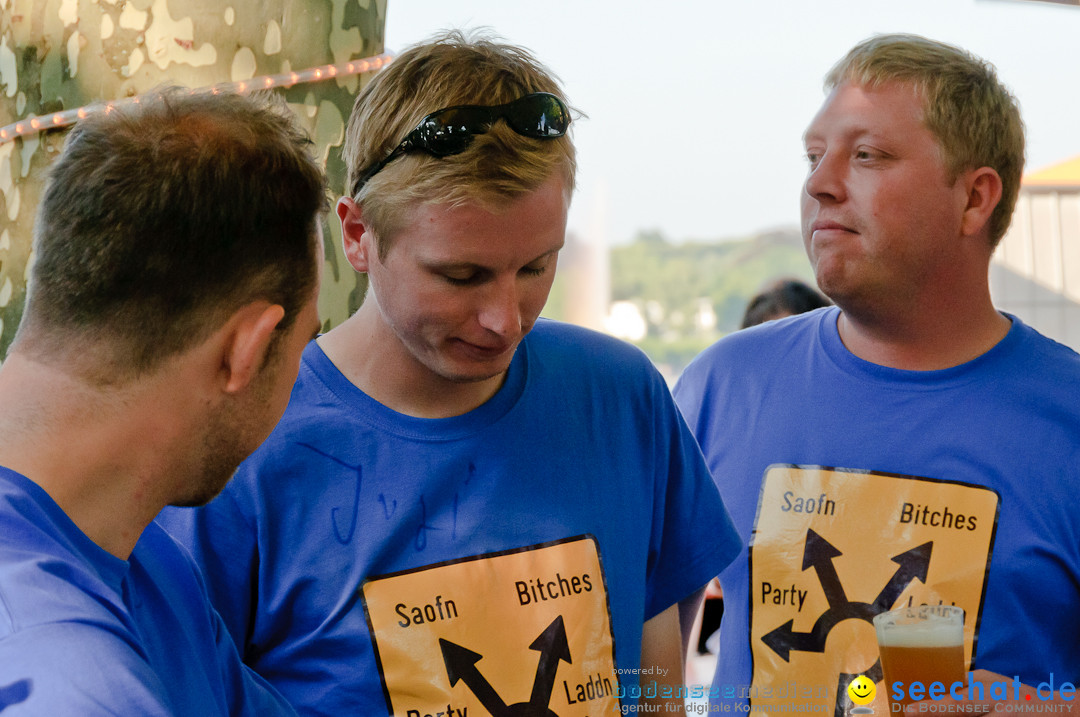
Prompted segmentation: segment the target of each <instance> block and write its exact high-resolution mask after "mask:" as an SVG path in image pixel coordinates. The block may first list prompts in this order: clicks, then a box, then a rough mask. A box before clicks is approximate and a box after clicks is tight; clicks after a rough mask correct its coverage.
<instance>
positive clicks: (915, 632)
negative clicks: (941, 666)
mask: <svg viewBox="0 0 1080 717" xmlns="http://www.w3.org/2000/svg"><path fill="white" fill-rule="evenodd" d="M882 632H883V633H884V634H882ZM878 642H880V643H883V644H884V645H886V646H888V647H956V646H958V645H963V644H964V631H963V628H962V627H957V626H956V625H949V624H947V623H941V624H938V625H932V624H931V625H905V626H904V627H903V628H902V629H897V628H895V627H894V628H892V629H889V628H886V629H885V630H884V631H879V634H878Z"/></svg>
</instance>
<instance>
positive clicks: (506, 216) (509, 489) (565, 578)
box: [168, 33, 738, 717]
mask: <svg viewBox="0 0 1080 717" xmlns="http://www.w3.org/2000/svg"><path fill="white" fill-rule="evenodd" d="M561 94H562V93H561V91H560V89H559V86H558V84H557V83H556V81H555V80H554V79H553V78H552V76H551V75H550V73H549V72H548V71H547V70H545V69H544V68H543V67H542V66H541V65H540V64H539V63H538V62H537V61H536V60H535V59H533V58H532V56H531V55H530V54H529V53H528V52H526V51H525V50H523V49H521V48H517V47H513V46H510V45H506V44H502V43H499V42H496V41H493V40H489V39H485V38H482V37H481V38H466V37H463V36H461V35H460V34H457V33H450V34H448V35H445V36H442V37H439V38H436V39H435V40H433V41H431V42H427V43H423V44H420V45H418V46H416V47H413V48H411V49H409V50H408V51H406V52H404V53H403V54H402V55H400V56H399V57H397V58H396V59H395V61H394V62H393V64H391V65H390V66H389V68H388V69H386V70H384V71H383V72H382V73H381V74H380V75H378V76H377V77H376V78H375V79H374V80H373V81H372V82H371V84H370V85H368V86H367V87H366V88H365V89H364V91H363V92H361V94H360V95H359V96H358V98H357V100H356V105H355V107H354V109H353V113H352V117H351V118H350V121H349V126H348V130H347V140H346V149H345V156H346V161H347V163H348V167H349V172H348V182H349V195H348V196H347V197H345V198H343V199H341V200H340V201H339V202H338V205H337V213H338V217H339V218H340V219H341V225H342V232H343V236H344V245H345V253H346V256H347V257H348V259H349V262H350V263H351V265H352V266H353V268H354V269H356V270H357V271H360V272H364V273H366V274H367V277H368V293H367V297H366V299H365V301H364V303H363V305H362V306H361V307H360V309H359V310H358V311H357V312H356V314H355V315H354V316H352V317H351V318H350V319H349V320H347V321H346V322H345V323H343V324H342V325H341V326H339V327H337V328H335V329H334V330H332V331H331V332H329V333H328V334H326V335H325V336H322V337H321V338H320V339H319V340H318V341H317V342H315V343H313V344H312V345H310V346H309V347H308V349H307V351H306V352H305V355H304V361H303V367H302V369H301V372H300V378H299V382H298V384H297V387H296V389H295V391H294V393H293V398H292V401H291V403H290V406H289V409H288V411H287V413H286V417H285V419H284V420H283V422H282V424H281V425H280V426H279V427H278V429H277V430H276V431H275V433H274V434H273V436H271V438H270V439H269V441H268V442H267V443H266V444H265V445H264V446H263V447H262V448H261V449H260V451H259V452H258V454H257V455H255V456H253V457H252V459H251V460H250V461H248V462H247V463H246V464H245V465H244V467H243V468H242V469H241V471H240V473H239V476H238V478H237V480H236V481H235V482H234V483H233V485H232V486H230V488H228V489H227V490H226V492H225V493H224V495H222V497H221V498H219V499H218V500H216V501H214V502H213V503H211V504H210V505H209V506H207V507H205V508H202V509H200V510H199V511H198V512H197V514H194V515H192V514H188V515H183V514H178V513H176V512H174V513H173V514H172V515H170V516H169V518H168V520H169V525H170V527H171V528H172V529H173V530H174V531H175V533H176V534H177V535H178V536H181V537H182V539H183V540H185V541H186V542H187V543H188V544H190V545H191V547H192V548H193V550H194V552H195V553H196V555H197V557H198V558H199V559H200V560H201V562H202V564H203V566H204V568H205V569H206V571H207V572H208V580H209V582H210V586H211V588H210V589H211V592H212V594H213V595H214V598H215V601H216V604H217V606H218V608H219V609H220V610H221V611H222V614H223V615H224V617H225V620H226V622H227V623H228V625H229V629H230V630H231V632H232V634H233V636H234V638H235V639H236V641H237V643H238V644H239V645H240V646H241V648H242V650H243V652H244V656H245V659H246V660H247V662H248V664H250V665H251V666H252V667H254V668H255V669H256V670H257V671H258V672H260V673H261V674H262V675H264V676H265V677H267V678H268V679H269V680H270V681H271V682H272V683H273V684H275V685H276V686H277V687H279V688H280V689H281V690H282V692H283V693H284V694H285V695H286V696H287V697H288V698H289V699H290V700H292V701H293V702H294V703H295V704H296V705H297V707H298V708H299V709H301V711H303V712H305V713H308V714H326V715H343V714H362V715H375V714H393V715H401V716H405V715H410V716H412V715H416V716H419V715H435V714H442V715H455V716H460V717H466V715H476V714H492V715H509V714H515V715H526V714H528V715H548V714H559V715H564V716H565V715H574V714H579V715H584V714H601V713H604V712H609V711H614V710H617V709H619V708H620V707H630V708H632V707H635V706H637V705H636V703H637V702H638V700H639V698H641V699H651V700H654V701H657V702H658V703H662V704H663V705H664V708H666V709H667V710H668V712H670V713H676V714H678V713H681V711H682V706H681V705H682V701H683V698H684V694H682V693H683V692H685V690H683V689H682V688H681V680H682V655H683V654H684V651H685V644H684V643H683V641H682V640H681V639H680V622H681V620H680V618H681V617H682V618H690V619H692V617H693V613H694V610H695V608H696V605H697V601H698V599H699V596H700V592H701V589H702V588H703V587H704V586H705V585H706V583H708V581H709V579H710V578H711V577H712V575H713V574H714V573H715V572H718V571H719V569H720V568H721V567H722V566H723V565H726V564H727V561H728V560H730V558H731V557H732V556H733V555H734V552H735V551H736V550H737V549H738V546H737V544H736V543H735V539H734V534H733V531H732V528H731V526H730V522H729V519H728V517H727V515H726V512H725V510H724V508H723V505H722V503H721V502H720V499H719V496H718V493H717V490H716V488H715V486H714V485H713V483H712V481H711V478H710V476H709V474H708V470H707V468H706V467H705V464H704V461H703V459H702V457H701V455H700V451H699V449H698V448H697V445H696V443H695V441H694V439H693V436H692V435H691V434H690V432H689V430H688V429H687V427H686V425H685V424H684V423H683V421H682V419H681V417H680V416H679V413H678V411H677V409H676V408H675V405H674V402H673V401H672V399H671V396H670V394H669V393H668V390H667V388H666V386H665V383H664V381H663V379H662V378H661V377H660V375H659V374H658V373H657V372H656V371H655V370H654V369H653V367H652V366H651V365H650V364H649V362H648V360H647V359H646V358H645V356H644V355H643V354H641V352H640V351H638V350H637V349H635V348H633V347H631V346H628V345H625V344H623V343H621V342H618V341H616V340H613V339H610V338H608V337H605V336H602V335H599V334H596V333H593V332H590V331H586V330H584V329H580V328H576V327H572V326H567V325H563V324H560V323H556V322H553V321H545V320H539V319H538V316H539V314H540V311H541V309H542V308H543V306H544V303H545V301H546V300H547V296H548V291H549V290H550V288H551V283H552V280H553V278H554V273H555V265H556V259H557V257H558V253H559V250H560V249H561V248H562V246H563V241H564V235H565V229H566V215H567V207H568V205H569V202H570V196H571V193H572V190H573V187H574V168H575V164H574V147H573V144H572V142H571V140H570V136H569V134H568V130H569V126H570V123H571V110H570V108H569V107H568V106H567V104H566V102H565V100H564V99H563V98H562V96H561ZM703 524H708V525H710V526H711V528H710V530H708V531H702V530H700V528H699V527H698V526H700V525H703ZM680 606H681V607H682V613H683V614H682V615H680Z"/></svg>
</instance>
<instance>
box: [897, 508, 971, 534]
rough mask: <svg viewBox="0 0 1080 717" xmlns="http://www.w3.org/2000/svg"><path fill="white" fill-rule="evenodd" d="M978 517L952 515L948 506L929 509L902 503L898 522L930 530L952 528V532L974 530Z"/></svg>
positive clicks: (961, 514)
mask: <svg viewBox="0 0 1080 717" xmlns="http://www.w3.org/2000/svg"><path fill="white" fill-rule="evenodd" d="M978 520H979V519H978V517H977V516H974V515H964V514H963V513H954V512H952V511H951V510H949V507H948V506H945V507H943V508H941V509H936V508H931V507H930V506H928V505H920V504H918V503H914V504H912V503H904V504H903V506H901V508H900V522H901V523H914V524H915V525H929V526H930V527H932V528H952V529H954V530H964V529H965V528H966V529H967V530H975V525H976V523H977V522H978Z"/></svg>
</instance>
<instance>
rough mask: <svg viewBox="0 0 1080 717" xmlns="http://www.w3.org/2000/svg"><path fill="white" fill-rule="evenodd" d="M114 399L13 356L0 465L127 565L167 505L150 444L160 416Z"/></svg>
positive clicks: (7, 371) (1, 389)
mask: <svg viewBox="0 0 1080 717" xmlns="http://www.w3.org/2000/svg"><path fill="white" fill-rule="evenodd" d="M110 393H111V394H112V395H106V392H104V391H96V390H95V389H93V388H90V387H87V386H86V385H85V383H83V382H81V381H79V380H78V379H77V378H74V377H73V376H72V375H70V374H68V373H65V372H64V371H63V370H60V369H58V368H56V367H53V366H50V365H47V364H43V363H39V362H36V361H33V360H31V359H27V358H24V357H22V356H20V355H19V354H17V353H16V354H13V355H12V356H9V357H8V359H7V361H5V363H4V365H3V367H2V368H0V404H2V405H3V406H4V411H3V415H2V416H0V465H2V466H5V467H6V468H9V469H11V470H13V471H16V472H17V473H20V474H22V475H24V476H26V477H27V478H28V479H30V480H31V481H33V482H34V483H36V484H38V485H39V486H40V487H41V488H42V489H43V490H44V491H45V492H46V493H48V494H49V496H50V497H51V498H52V499H53V500H54V501H56V503H57V505H59V506H60V508H61V509H62V510H63V511H64V512H65V513H66V514H67V516H68V517H69V518H70V519H71V520H72V522H74V523H75V525H77V526H78V527H79V529H80V530H82V531H83V533H85V534H86V535H87V536H88V537H89V538H90V539H91V540H93V541H94V542H95V543H97V544H98V545H99V546H101V547H102V548H103V549H104V550H106V551H108V552H109V553H111V554H113V555H115V556H116V557H118V558H121V559H125V560H126V559H127V558H128V556H129V555H130V554H131V551H132V550H133V549H134V547H135V543H136V542H137V541H138V539H139V536H140V535H141V533H142V531H143V529H145V528H146V526H147V525H148V524H149V523H150V521H152V520H153V519H154V516H156V515H157V513H158V512H160V510H161V508H163V507H164V506H165V504H166V502H167V501H166V499H165V498H164V497H163V495H164V494H163V492H162V491H163V490H164V489H165V486H163V485H162V483H161V480H162V475H161V474H160V473H159V472H158V470H157V467H158V466H159V464H160V461H161V453H160V450H159V449H160V446H159V445H156V444H155V443H154V441H153V440H152V439H151V440H147V437H148V436H153V435H154V434H155V433H156V432H157V431H158V430H159V428H161V427H160V426H157V425H156V424H157V423H158V418H156V417H155V413H156V414H157V415H160V414H161V413H162V411H156V412H155V411H150V410H143V409H140V406H139V404H138V402H133V401H129V400H127V399H126V398H125V397H123V396H122V395H117V394H118V393H120V394H122V393H123V391H122V390H120V391H119V392H117V391H112V392H110ZM159 408H160V406H159ZM165 412H167V410H166V411H165Z"/></svg>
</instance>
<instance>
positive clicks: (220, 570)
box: [157, 468, 259, 662]
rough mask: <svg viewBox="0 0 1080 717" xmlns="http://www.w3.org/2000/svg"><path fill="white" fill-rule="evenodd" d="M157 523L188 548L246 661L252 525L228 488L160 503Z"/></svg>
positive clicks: (254, 567) (254, 549)
mask: <svg viewBox="0 0 1080 717" xmlns="http://www.w3.org/2000/svg"><path fill="white" fill-rule="evenodd" d="M242 469H243V468H241V470H242ZM157 523H158V524H159V525H160V526H161V527H162V528H164V529H165V530H166V531H167V532H168V533H169V534H170V535H172V536H173V537H174V538H175V539H176V540H177V541H178V542H179V543H180V544H181V545H183V546H184V547H186V548H187V549H188V550H189V551H191V554H192V556H193V557H194V558H195V562H196V563H197V564H198V566H199V568H200V569H201V571H202V578H203V580H204V581H205V584H206V591H207V594H208V595H209V597H210V603H211V604H212V605H213V606H214V608H215V609H216V610H217V612H218V613H219V614H220V619H221V620H222V622H223V623H224V626H225V628H226V630H227V631H228V634H229V635H230V636H231V637H232V640H233V642H234V643H235V645H236V649H237V650H238V651H239V653H240V656H241V658H242V659H244V661H245V662H246V661H248V659H249V657H250V655H249V654H248V651H249V649H250V644H251V635H250V634H249V631H250V625H251V620H252V619H253V617H254V611H255V595H256V585H255V583H256V579H257V575H258V570H259V555H258V545H257V540H256V534H255V529H254V527H253V526H252V525H251V524H250V523H249V522H248V520H247V519H246V517H245V516H244V515H243V513H242V511H240V509H239V507H238V506H237V504H236V501H235V500H234V498H233V496H232V495H231V494H230V493H229V491H228V489H226V491H225V492H224V493H222V494H221V495H219V496H218V497H217V498H216V499H214V500H213V501H211V502H210V503H208V504H207V505H204V506H202V507H200V508H166V509H165V510H163V511H162V512H161V514H160V515H158V517H157Z"/></svg>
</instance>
